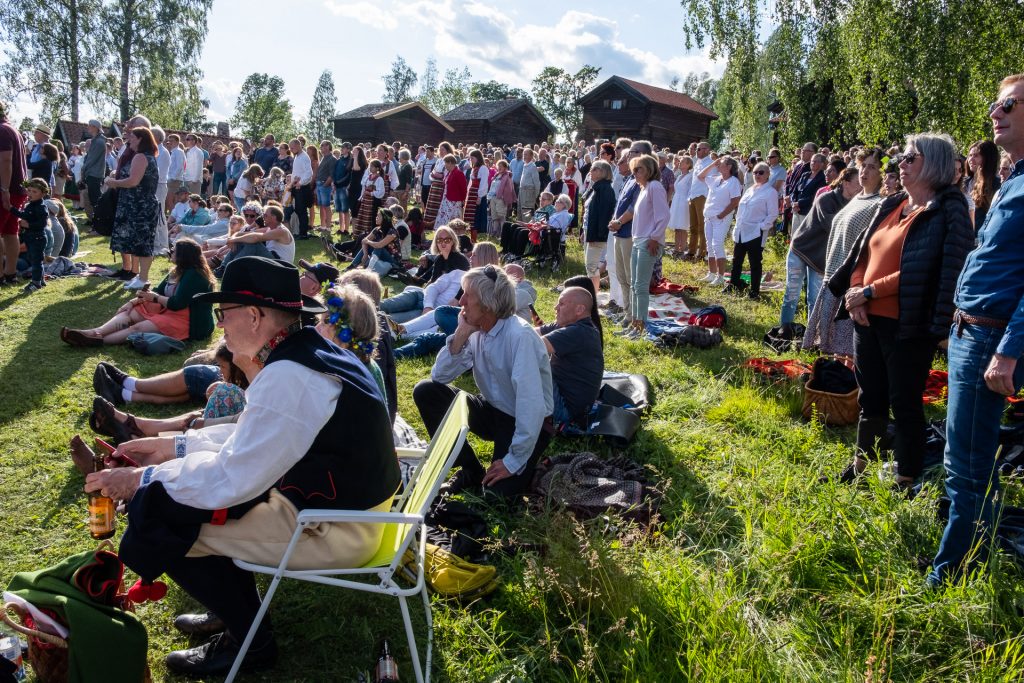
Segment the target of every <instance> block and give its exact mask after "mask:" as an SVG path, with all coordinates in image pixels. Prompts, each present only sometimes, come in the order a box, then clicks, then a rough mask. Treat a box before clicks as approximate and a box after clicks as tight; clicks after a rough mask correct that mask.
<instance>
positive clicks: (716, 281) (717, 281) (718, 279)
mask: <svg viewBox="0 0 1024 683" xmlns="http://www.w3.org/2000/svg"><path fill="white" fill-rule="evenodd" d="M724 282H725V278H724V277H722V276H721V275H717V274H716V275H715V277H714V279H713V280H711V281H710V282H708V285H709V286H711V287H718V286H719V285H721V284H723V283H724Z"/></svg>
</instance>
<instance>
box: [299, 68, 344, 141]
mask: <svg viewBox="0 0 1024 683" xmlns="http://www.w3.org/2000/svg"><path fill="white" fill-rule="evenodd" d="M337 105H338V97H337V96H336V95H335V94H334V76H332V75H331V72H330V71H329V70H327V69H324V72H323V73H322V74H320V80H318V81H317V82H316V90H314V91H313V102H312V104H310V105H309V115H308V116H307V117H306V121H305V125H304V126H303V127H302V130H305V131H306V133H307V137H308V138H309V139H310V140H316V141H320V140H330V139H332V138H333V137H334V122H333V121H332V120H331V119H332V118H334V114H335V110H336V108H337Z"/></svg>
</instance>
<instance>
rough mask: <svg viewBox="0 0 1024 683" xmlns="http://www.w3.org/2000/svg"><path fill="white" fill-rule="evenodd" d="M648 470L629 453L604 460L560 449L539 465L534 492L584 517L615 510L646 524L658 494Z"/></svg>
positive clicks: (592, 516) (590, 517) (589, 517)
mask: <svg viewBox="0 0 1024 683" xmlns="http://www.w3.org/2000/svg"><path fill="white" fill-rule="evenodd" d="M648 475H649V473H648V471H647V470H646V469H645V468H644V467H643V465H640V464H638V463H636V462H634V461H633V460H631V459H629V458H628V457H626V456H619V457H617V458H612V459H610V460H602V459H601V458H599V457H598V456H597V455H595V454H594V453H589V452H583V453H561V454H559V455H555V456H552V457H550V458H545V459H544V460H543V461H542V462H541V463H540V464H539V465H538V466H537V474H536V475H535V476H534V480H533V487H532V489H533V492H534V493H536V494H537V495H538V496H542V497H543V498H544V499H545V500H546V501H548V502H553V503H556V504H558V505H562V506H564V507H566V508H568V509H570V510H572V511H573V512H574V513H575V514H576V515H578V516H580V517H582V518H584V519H592V518H594V517H597V516H599V515H603V514H605V513H607V512H609V511H610V512H616V513H618V514H621V515H623V516H624V517H627V518H629V519H633V520H635V521H638V522H641V523H644V524H647V523H650V521H651V518H652V517H653V515H654V514H655V512H656V511H657V508H658V505H659V496H658V495H657V494H656V492H655V489H654V488H653V487H652V486H651V481H650V478H649V476H648Z"/></svg>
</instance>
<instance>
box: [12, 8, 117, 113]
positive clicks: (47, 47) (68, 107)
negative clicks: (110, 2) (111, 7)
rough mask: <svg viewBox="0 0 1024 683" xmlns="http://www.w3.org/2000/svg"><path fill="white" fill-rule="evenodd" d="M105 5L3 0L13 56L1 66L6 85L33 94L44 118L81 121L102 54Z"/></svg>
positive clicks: (16, 90) (13, 91) (15, 91)
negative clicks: (81, 110)
mask: <svg viewBox="0 0 1024 683" xmlns="http://www.w3.org/2000/svg"><path fill="white" fill-rule="evenodd" d="M100 9H101V4H100V0H4V1H3V2H0V43H3V44H4V53H5V55H6V57H7V62H6V64H4V66H3V67H2V69H0V80H2V83H3V86H4V87H3V89H4V90H5V91H6V92H7V93H8V94H10V95H18V94H28V95H29V96H30V97H31V98H32V100H33V101H35V102H38V103H39V104H40V105H41V107H42V119H43V120H44V121H46V120H49V121H54V120H56V119H58V118H65V117H68V116H70V117H71V118H72V119H74V120H76V121H77V120H78V119H79V106H80V104H81V98H82V93H83V91H84V90H86V89H88V88H89V87H90V83H91V78H92V74H93V73H94V69H95V64H96V60H97V55H98V54H99V53H98V47H99V45H98V41H97V40H96V37H95V34H96V31H97V27H98V21H99V14H100Z"/></svg>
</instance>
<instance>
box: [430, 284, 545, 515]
mask: <svg viewBox="0 0 1024 683" xmlns="http://www.w3.org/2000/svg"><path fill="white" fill-rule="evenodd" d="M462 289H463V294H462V298H461V299H460V300H459V303H460V305H461V306H462V311H461V312H460V313H459V325H458V328H456V330H455V333H454V334H453V335H451V336H450V337H449V338H448V340H447V342H446V343H445V346H444V348H442V349H441V351H440V353H438V355H437V360H435V361H434V368H433V370H432V371H431V374H430V376H431V379H429V380H424V381H422V382H420V383H419V384H417V385H416V388H415V389H414V390H413V400H414V401H415V402H416V407H417V408H418V409H419V411H420V416H421V417H422V418H423V424H424V425H426V427H427V431H428V432H429V433H430V434H431V435H433V433H434V431H435V430H436V429H437V428H438V426H439V425H440V424H441V420H442V419H443V418H444V414H445V412H446V411H447V410H448V406H449V405H451V402H452V401H453V400H454V399H455V396H456V392H457V390H456V389H455V387H452V386H450V385H449V384H448V382H451V381H453V380H454V379H455V378H457V377H458V376H460V375H462V374H463V373H464V372H466V371H467V370H472V371H473V379H474V380H476V385H477V387H478V388H479V389H480V394H478V395H476V396H471V397H470V398H469V427H470V431H471V432H473V433H474V434H476V435H477V436H479V437H481V438H483V439H486V440H488V441H493V442H494V456H493V457H492V459H491V464H490V465H489V466H488V467H487V468H486V469H484V466H483V465H481V464H480V461H479V460H478V459H477V457H476V454H475V453H474V452H473V448H472V447H471V446H470V445H469V444H466V445H465V446H464V447H463V449H462V452H461V453H460V454H459V457H458V459H457V460H456V461H455V464H456V465H458V466H459V467H460V468H461V470H460V471H459V473H458V474H457V475H456V476H455V478H454V479H453V480H452V483H451V484H450V488H449V490H451V491H453V492H454V491H460V490H467V489H469V490H472V489H476V490H479V487H480V486H481V485H483V487H484V491H485V492H488V493H493V494H497V495H498V496H502V497H513V496H518V495H520V494H522V493H523V492H525V491H526V489H527V487H528V486H529V485H530V482H531V480H532V479H533V471H534V468H535V467H536V465H537V461H538V460H539V459H540V456H541V454H542V453H543V452H544V449H545V448H546V447H547V444H548V441H549V440H550V434H549V433H548V432H547V431H546V430H545V429H544V425H545V422H546V421H547V420H548V418H549V417H550V416H551V413H552V406H553V403H552V394H551V363H550V361H549V360H548V353H547V349H546V348H545V347H544V342H543V341H541V339H540V337H539V336H538V335H537V334H536V333H535V332H534V331H533V328H532V327H530V324H529V323H528V322H526V321H525V320H523V319H522V318H519V317H517V316H516V315H515V309H516V295H515V286H514V285H513V284H512V281H511V280H510V279H509V277H508V276H507V275H506V274H505V273H504V272H503V271H502V270H501V269H500V268H496V267H495V266H486V267H484V268H473V269H472V270H470V271H469V272H467V273H466V274H465V275H464V276H463V278H462Z"/></svg>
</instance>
